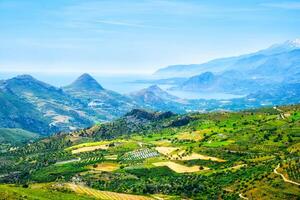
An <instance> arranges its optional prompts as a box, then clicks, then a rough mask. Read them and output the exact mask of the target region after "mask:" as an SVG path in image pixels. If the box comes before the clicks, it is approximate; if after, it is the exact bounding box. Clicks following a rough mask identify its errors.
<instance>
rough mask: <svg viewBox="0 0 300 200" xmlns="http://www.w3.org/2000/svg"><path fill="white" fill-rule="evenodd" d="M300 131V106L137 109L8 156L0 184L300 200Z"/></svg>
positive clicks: (95, 194) (98, 192)
mask: <svg viewBox="0 0 300 200" xmlns="http://www.w3.org/2000/svg"><path fill="white" fill-rule="evenodd" d="M299 133H300V105H294V106H285V107H274V108H273V107H268V108H262V109H256V110H245V111H241V112H214V113H189V114H185V115H175V114H172V113H169V112H167V113H158V112H156V113H152V112H147V111H143V110H133V111H132V112H130V113H128V114H127V115H125V116H124V117H122V118H120V119H118V120H116V121H113V122H110V123H104V124H99V125H96V126H94V127H91V128H89V129H83V130H80V131H76V132H72V133H68V134H59V135H54V136H51V137H49V138H44V139H41V140H38V141H36V142H34V143H31V144H30V145H26V146H24V147H19V148H17V149H15V150H13V151H9V152H5V153H1V154H0V161H1V162H0V183H2V184H3V185H2V186H1V187H8V186H7V184H20V185H25V186H27V185H29V189H28V191H30V189H31V188H34V187H35V185H36V184H37V183H43V184H48V185H49V188H47V190H48V191H50V190H53V189H54V190H56V191H59V192H63V193H65V194H66V198H67V197H68V195H71V194H72V195H75V194H77V195H88V196H89V197H90V198H96V199H103V195H108V196H110V198H108V199H122V198H123V199H124V198H125V196H122V195H123V194H132V195H142V196H134V198H133V197H132V199H151V198H160V199H241V198H244V199H247V198H248V199H265V200H269V199H275V200H276V199H278V200H279V199H280V200H282V199H295V200H296V199H299V198H300V189H299V185H300V159H299V157H300V135H299ZM16 190H17V191H18V192H20V191H24V190H25V191H26V189H21V188H20V190H18V189H16ZM109 191H110V192H112V193H108V192H109ZM18 192H17V193H15V194H16V195H19V193H18ZM116 192H117V193H118V194H116ZM120 193H123V194H120ZM60 194H61V193H60ZM63 198H64V197H63ZM126 198H129V197H128V196H126ZM37 199H39V197H37ZM40 199H43V198H42V196H41V198H40ZM104 199H105V198H104ZM129 199H130V198H129Z"/></svg>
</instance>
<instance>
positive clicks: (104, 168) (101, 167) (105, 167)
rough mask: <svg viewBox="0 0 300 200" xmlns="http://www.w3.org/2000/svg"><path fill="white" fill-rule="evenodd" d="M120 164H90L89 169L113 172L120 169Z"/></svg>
mask: <svg viewBox="0 0 300 200" xmlns="http://www.w3.org/2000/svg"><path fill="white" fill-rule="evenodd" d="M119 167H120V165H119V164H117V163H100V164H95V165H93V166H89V169H92V170H96V171H103V172H112V171H115V170H117V169H119Z"/></svg>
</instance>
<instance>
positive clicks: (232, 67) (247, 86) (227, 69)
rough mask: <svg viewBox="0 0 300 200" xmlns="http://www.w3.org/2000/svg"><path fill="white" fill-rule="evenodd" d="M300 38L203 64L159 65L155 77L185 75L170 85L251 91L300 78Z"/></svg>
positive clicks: (211, 90) (202, 90)
mask: <svg viewBox="0 0 300 200" xmlns="http://www.w3.org/2000/svg"><path fill="white" fill-rule="evenodd" d="M299 74H300V40H299V39H296V40H294V41H286V42H284V43H282V44H277V45H273V46H271V47H269V48H267V49H264V50H261V51H258V52H255V53H251V54H246V55H241V56H237V57H229V58H221V59H216V60H212V61H209V62H207V63H203V64H193V65H175V66H169V67H166V68H163V69H160V70H158V71H156V72H155V73H154V75H155V77H163V78H164V79H163V80H165V79H166V78H167V79H172V78H173V79H174V78H177V79H178V77H184V78H187V80H186V81H184V82H181V83H178V84H177V85H176V86H175V87H173V88H172V89H176V90H186V91H197V92H206V91H210V92H225V93H231V94H250V93H253V92H256V91H261V90H265V89H269V88H270V87H273V86H275V87H277V86H279V85H283V84H287V83H291V82H293V83H295V82H300V79H299V77H300V76H299Z"/></svg>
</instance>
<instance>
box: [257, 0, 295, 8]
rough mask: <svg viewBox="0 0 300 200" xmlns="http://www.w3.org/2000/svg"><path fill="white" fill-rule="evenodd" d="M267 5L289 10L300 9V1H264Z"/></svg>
mask: <svg viewBox="0 0 300 200" xmlns="http://www.w3.org/2000/svg"><path fill="white" fill-rule="evenodd" d="M262 5H263V6H265V7H272V8H280V9H287V10H300V2H292V1H290V2H280V3H264V4H262Z"/></svg>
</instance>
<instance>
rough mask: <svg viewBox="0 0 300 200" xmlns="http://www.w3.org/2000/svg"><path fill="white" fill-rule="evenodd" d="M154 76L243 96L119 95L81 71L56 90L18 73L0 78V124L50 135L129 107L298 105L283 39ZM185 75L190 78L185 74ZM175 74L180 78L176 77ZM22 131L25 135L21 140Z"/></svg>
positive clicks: (298, 51) (294, 48) (293, 67)
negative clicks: (209, 97)
mask: <svg viewBox="0 0 300 200" xmlns="http://www.w3.org/2000/svg"><path fill="white" fill-rule="evenodd" d="M208 69H209V71H207V70H208ZM183 72H184V73H183ZM156 74H158V75H159V74H160V75H166V74H168V75H170V74H173V75H174V74H175V75H174V77H169V78H166V79H161V80H157V81H160V83H164V82H166V83H170V82H172V83H174V84H176V83H177V85H174V86H173V87H172V88H170V90H186V91H193V92H206V93H210V92H224V93H231V94H243V95H244V96H243V97H241V98H234V99H226V100H222V99H221V100H217V99H211V100H205V99H193V100H187V99H181V98H179V97H176V96H174V95H171V94H169V93H168V92H167V91H165V90H162V89H161V88H160V87H159V86H157V85H155V84H154V85H151V86H149V87H148V88H145V89H142V90H140V91H137V92H132V93H130V94H127V95H123V94H119V93H117V92H114V91H111V90H108V89H106V88H104V87H102V86H101V84H99V83H98V82H97V81H96V80H95V79H94V78H93V77H92V76H91V75H89V74H82V75H81V76H80V77H78V78H77V79H76V80H75V81H74V82H72V83H71V84H69V85H67V86H64V87H61V88H57V87H54V86H52V85H49V84H47V83H44V82H42V81H39V80H37V79H35V78H34V77H32V76H30V75H20V76H16V77H13V78H10V79H7V80H1V81H0V106H1V109H0V127H1V128H12V129H15V130H17V129H24V130H26V131H29V132H30V133H38V134H40V135H49V134H53V133H57V132H67V131H73V130H77V129H80V128H87V127H90V126H92V125H94V124H97V123H103V122H107V121H111V120H114V119H116V118H120V117H121V116H124V115H126V113H128V112H130V111H131V110H134V109H146V110H154V111H172V112H174V113H186V112H190V111H200V112H208V111H217V110H231V111H232V110H241V109H249V108H256V107H260V106H273V105H282V104H294V103H299V102H300V43H299V41H292V42H285V43H284V44H281V45H274V46H272V47H270V48H268V49H266V50H262V51H258V52H256V53H253V54H247V55H242V56H239V57H232V58H224V59H218V60H214V61H211V62H208V63H204V64H200V65H192V66H176V67H168V68H166V69H162V70H159V71H158V72H157V73H156ZM187 75H189V76H190V75H191V77H185V76H187ZM180 76H183V78H176V77H180ZM151 83H155V81H152V82H151ZM14 132H15V131H12V133H14ZM18 134H19V135H20V133H18ZM27 135H28V134H27V133H26V134H24V136H25V138H28V137H27Z"/></svg>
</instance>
